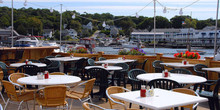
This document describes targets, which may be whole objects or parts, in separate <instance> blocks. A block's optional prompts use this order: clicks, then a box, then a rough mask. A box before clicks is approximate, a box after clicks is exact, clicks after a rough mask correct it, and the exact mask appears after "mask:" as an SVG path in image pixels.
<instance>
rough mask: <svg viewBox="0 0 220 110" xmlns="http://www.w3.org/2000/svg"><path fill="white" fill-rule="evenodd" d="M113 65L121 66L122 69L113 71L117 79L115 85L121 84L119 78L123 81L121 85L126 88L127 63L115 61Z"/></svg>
mask: <svg viewBox="0 0 220 110" xmlns="http://www.w3.org/2000/svg"><path fill="white" fill-rule="evenodd" d="M114 66H119V67H122V70H119V71H115V74H114V75H115V78H116V79H118V81H117V83H118V84H117V85H118V86H120V85H121V80H122V81H123V86H124V88H126V75H127V73H128V70H129V65H128V64H127V63H116V64H114Z"/></svg>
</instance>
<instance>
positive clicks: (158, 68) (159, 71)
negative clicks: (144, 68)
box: [152, 60, 164, 73]
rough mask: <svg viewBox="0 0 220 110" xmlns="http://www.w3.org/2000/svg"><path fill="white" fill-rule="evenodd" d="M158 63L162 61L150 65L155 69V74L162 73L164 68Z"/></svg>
mask: <svg viewBox="0 0 220 110" xmlns="http://www.w3.org/2000/svg"><path fill="white" fill-rule="evenodd" d="M160 63H163V62H162V61H159V60H155V61H154V62H153V63H152V64H153V67H154V69H155V73H162V71H163V70H164V66H163V65H161V64H160Z"/></svg>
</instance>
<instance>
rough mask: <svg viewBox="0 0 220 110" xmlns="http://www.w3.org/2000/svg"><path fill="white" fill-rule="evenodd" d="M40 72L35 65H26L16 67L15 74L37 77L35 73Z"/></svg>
mask: <svg viewBox="0 0 220 110" xmlns="http://www.w3.org/2000/svg"><path fill="white" fill-rule="evenodd" d="M39 71H40V68H39V67H38V66H36V65H31V64H27V65H22V66H20V67H18V68H17V69H16V70H15V72H16V73H17V72H19V73H26V74H28V75H37V72H39Z"/></svg>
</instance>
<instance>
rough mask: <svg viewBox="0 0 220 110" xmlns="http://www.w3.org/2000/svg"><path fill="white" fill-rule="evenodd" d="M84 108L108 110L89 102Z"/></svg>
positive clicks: (88, 109)
mask: <svg viewBox="0 0 220 110" xmlns="http://www.w3.org/2000/svg"><path fill="white" fill-rule="evenodd" d="M82 106H83V108H84V109H85V110H107V109H106V108H103V107H100V106H98V105H95V104H92V103H87V102H84V103H83V105H82ZM108 110H109V109H108Z"/></svg>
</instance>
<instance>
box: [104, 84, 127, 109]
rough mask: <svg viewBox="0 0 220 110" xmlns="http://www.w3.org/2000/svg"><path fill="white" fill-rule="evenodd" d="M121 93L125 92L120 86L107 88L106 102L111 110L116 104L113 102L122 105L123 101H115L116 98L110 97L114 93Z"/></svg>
mask: <svg viewBox="0 0 220 110" xmlns="http://www.w3.org/2000/svg"><path fill="white" fill-rule="evenodd" d="M123 92H125V90H124V89H123V87H120V86H111V87H108V88H107V90H106V95H107V96H108V101H109V104H110V108H111V109H113V106H114V105H116V104H118V103H115V102H120V103H123V104H124V101H122V100H119V99H116V98H112V97H111V96H110V95H111V94H115V93H123ZM113 101H114V102H113Z"/></svg>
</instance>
